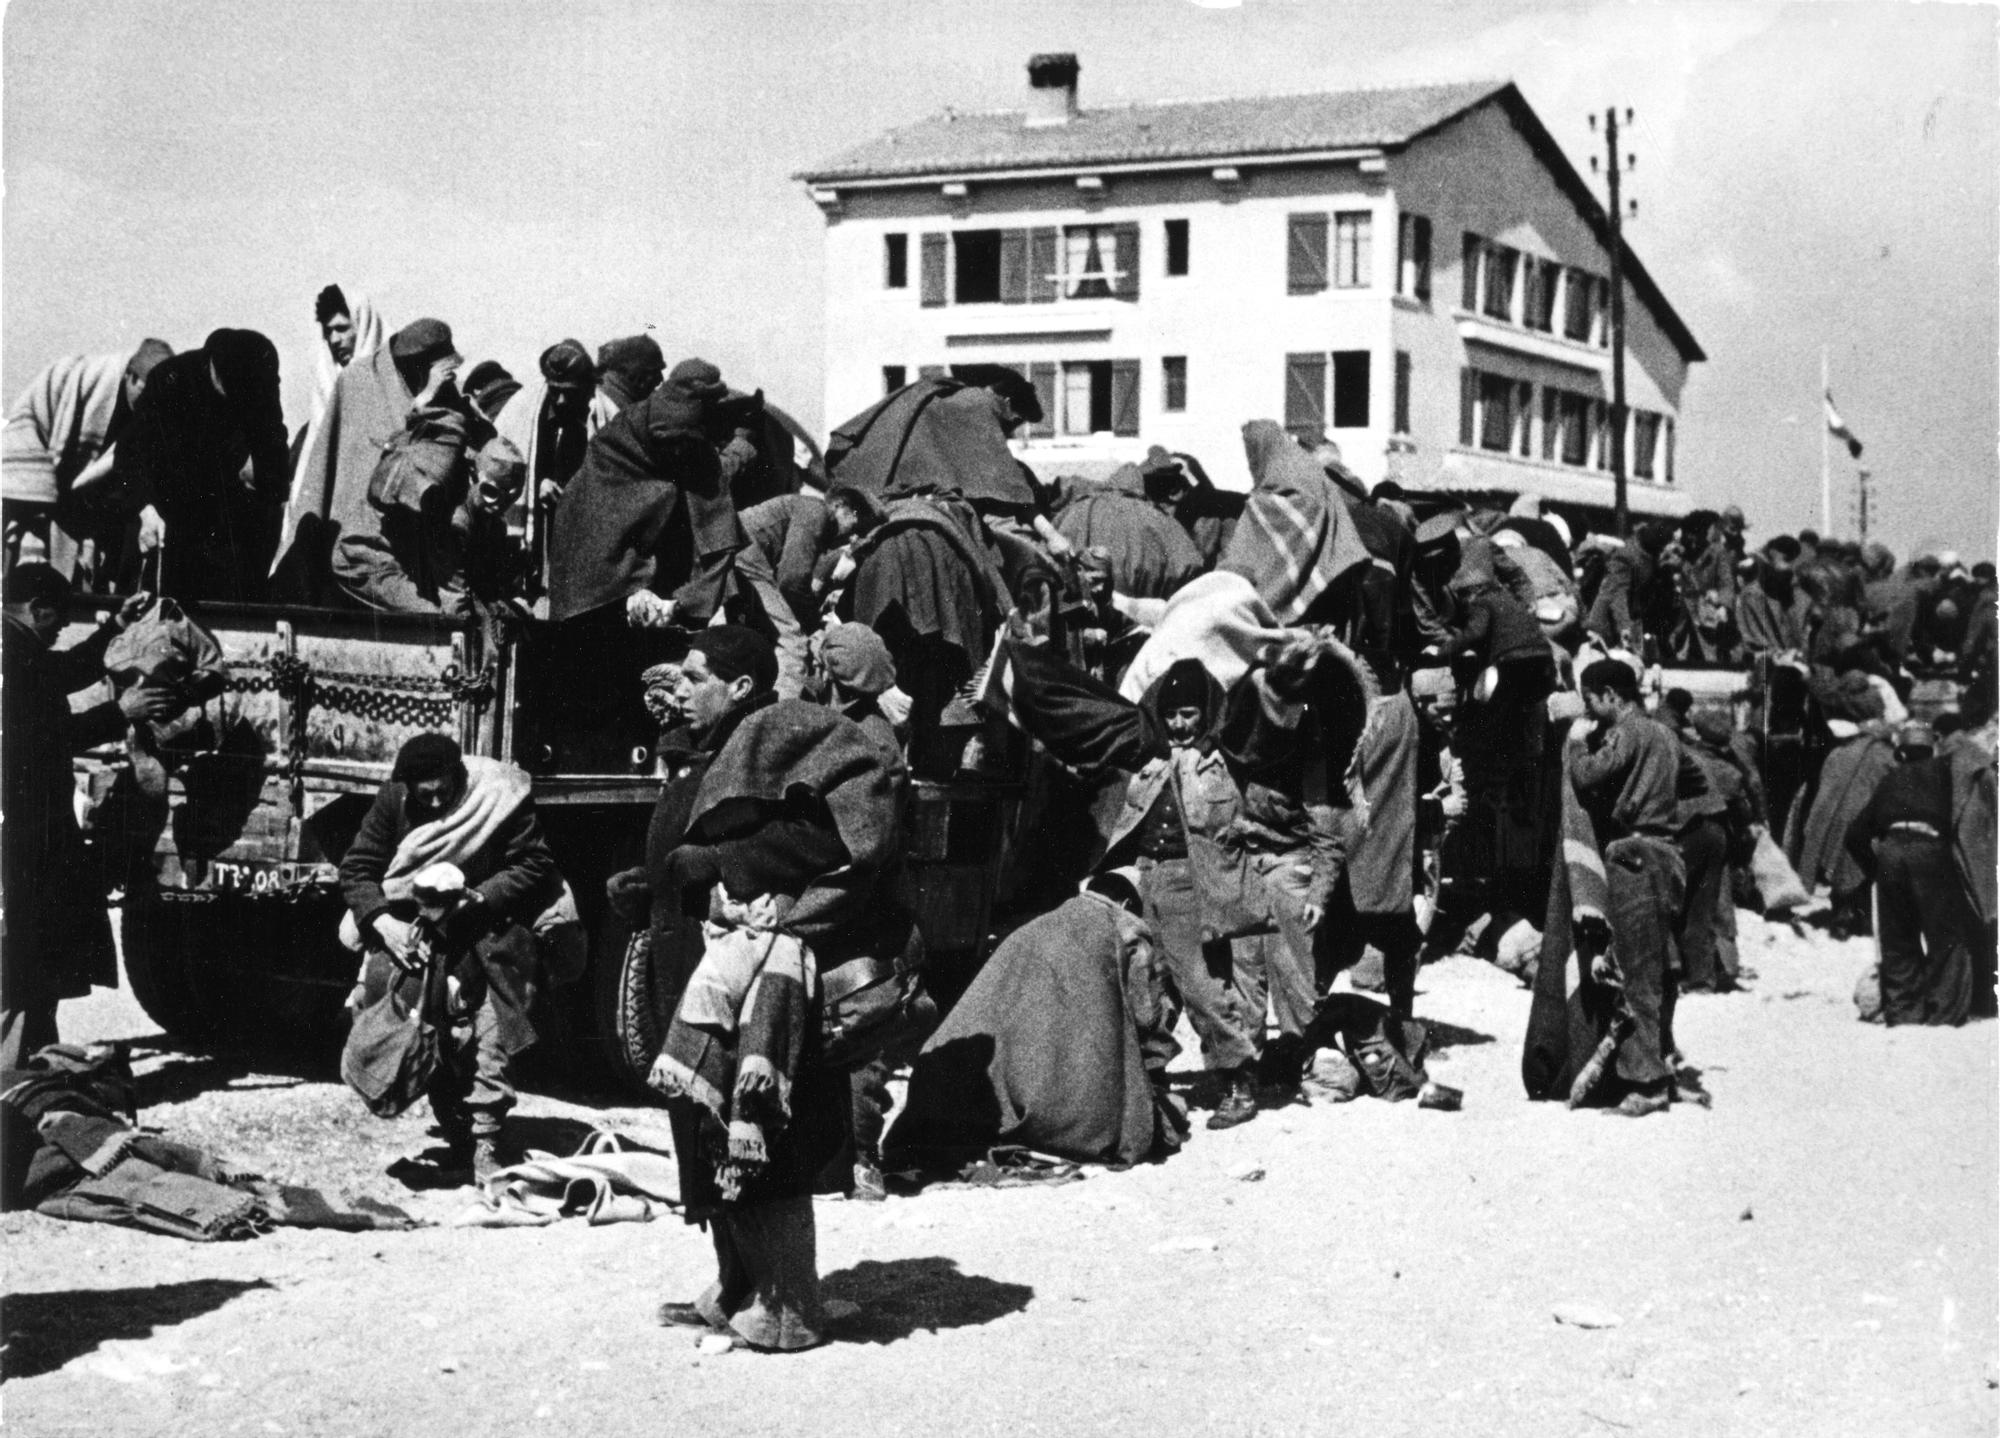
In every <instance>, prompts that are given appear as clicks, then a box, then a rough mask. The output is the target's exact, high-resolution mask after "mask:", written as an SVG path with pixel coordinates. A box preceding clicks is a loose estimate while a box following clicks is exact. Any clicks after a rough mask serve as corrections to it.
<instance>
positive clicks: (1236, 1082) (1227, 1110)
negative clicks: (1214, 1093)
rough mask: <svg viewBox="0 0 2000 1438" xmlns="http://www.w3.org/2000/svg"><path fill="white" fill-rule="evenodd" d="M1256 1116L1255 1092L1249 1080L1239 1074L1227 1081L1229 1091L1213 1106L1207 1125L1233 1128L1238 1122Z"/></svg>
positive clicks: (1243, 1121)
mask: <svg viewBox="0 0 2000 1438" xmlns="http://www.w3.org/2000/svg"><path fill="white" fill-rule="evenodd" d="M1255 1117H1257V1094H1256V1091H1255V1090H1254V1089H1252V1088H1251V1086H1250V1080H1249V1079H1248V1078H1247V1077H1245V1076H1243V1075H1241V1074H1239V1075H1237V1076H1236V1077H1234V1078H1232V1079H1231V1080H1230V1081H1229V1092H1228V1093H1226V1094H1224V1095H1223V1096H1222V1102H1221V1103H1219V1104H1217V1105H1216V1106H1215V1112H1214V1113H1212V1114H1210V1115H1209V1116H1208V1127H1210V1128H1212V1129H1220V1128H1235V1127H1236V1125H1238V1124H1240V1123H1248V1122H1250V1120H1251V1119H1253V1118H1255Z"/></svg>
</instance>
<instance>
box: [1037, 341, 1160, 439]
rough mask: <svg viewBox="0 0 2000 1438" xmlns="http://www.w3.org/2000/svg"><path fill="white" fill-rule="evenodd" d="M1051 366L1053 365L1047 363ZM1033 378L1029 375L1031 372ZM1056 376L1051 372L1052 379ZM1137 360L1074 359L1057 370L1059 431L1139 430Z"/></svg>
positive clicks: (1138, 375) (1131, 431)
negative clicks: (1058, 379)
mask: <svg viewBox="0 0 2000 1438" xmlns="http://www.w3.org/2000/svg"><path fill="white" fill-rule="evenodd" d="M1050 370H1054V366H1050ZM1030 378H1032V376H1030ZM1056 378H1058V376H1054V374H1050V380H1052V382H1054V380H1056ZM1138 380H1140V368H1138V360H1074V362H1070V364H1064V366H1062V374H1060V404H1058V406H1056V408H1058V410H1060V418H1058V424H1056V432H1060V434H1076V436H1084V434H1104V432H1106V430H1108V432H1112V434H1126V436H1132V434H1138Z"/></svg>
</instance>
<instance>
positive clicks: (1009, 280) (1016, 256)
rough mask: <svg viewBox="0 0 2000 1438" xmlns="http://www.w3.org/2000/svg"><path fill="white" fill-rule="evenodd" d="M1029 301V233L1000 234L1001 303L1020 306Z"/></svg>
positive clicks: (1007, 231) (1007, 232) (1004, 231)
mask: <svg viewBox="0 0 2000 1438" xmlns="http://www.w3.org/2000/svg"><path fill="white" fill-rule="evenodd" d="M1027 299H1028V232H1027V231H1026V230H1002V231H1001V232H1000V303H1001V304H1003V305H1019V304H1025V303H1027Z"/></svg>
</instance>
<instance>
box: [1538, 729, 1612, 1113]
mask: <svg viewBox="0 0 2000 1438" xmlns="http://www.w3.org/2000/svg"><path fill="white" fill-rule="evenodd" d="M1574 752H1575V751H1574V750H1573V749H1572V748H1571V747H1570V746H1569V745H1567V744H1566V745H1564V746H1563V783H1562V856H1561V858H1562V862H1560V863H1558V864H1556V865H1554V866H1553V868H1552V872H1551V874H1550V878H1549V904H1548V912H1547V916H1546V919H1545V921H1544V923H1543V925H1542V949H1541V957H1540V961H1539V966H1538V967H1537V969H1536V972H1535V997H1534V1004H1533V1006H1532V1007H1531V1008H1530V1010H1529V1012H1528V1032H1527V1037H1526V1040H1525V1042H1524V1044H1523V1047H1522V1053H1521V1081H1522V1083H1523V1084H1524V1085H1525V1086H1526V1088H1527V1090H1528V1097H1529V1098H1531V1099H1551V1098H1567V1097H1568V1096H1569V1093H1570V1090H1571V1087H1572V1086H1573V1085H1574V1084H1575V1082H1576V1080H1577V1077H1578V1075H1579V1074H1580V1073H1582V1072H1583V1071H1584V1068H1585V1066H1586V1065H1587V1064H1589V1062H1590V1061H1591V1059H1592V1057H1593V1056H1594V1055H1595V1053H1596V1051H1597V1049H1598V1047H1599V1044H1600V1042H1601V1041H1602V1038H1603V1031H1604V1027H1605V1025H1604V1018H1605V1014H1604V1012H1603V1009H1604V1005H1603V1004H1602V1003H1600V1002H1599V1001H1598V1000H1599V999H1600V998H1602V997H1604V995H1602V994H1601V993H1600V992H1599V986H1598V985H1596V984H1594V983H1592V982H1591V981H1590V957H1591V955H1592V954H1596V953H1603V952H1604V951H1605V949H1606V948H1608V947H1609V945H1610V941H1611V883H1610V880H1609V878H1608V877H1607V876H1606V874H1605V869H1604V851H1603V848H1602V846H1601V845H1599V843H1598V842H1597V831H1596V829H1595V827H1594V826H1593V825H1592V823H1591V820H1590V814H1589V813H1588V812H1587V811H1586V810H1585V809H1584V807H1583V800H1582V798H1581V796H1580V795H1579V794H1578V793H1577V789H1576V781H1575V778H1574V774H1573V770H1572V765H1571V760H1570V756H1571V755H1572V754H1573V753H1574Z"/></svg>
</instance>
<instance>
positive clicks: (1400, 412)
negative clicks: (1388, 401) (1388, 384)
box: [1396, 350, 1410, 434]
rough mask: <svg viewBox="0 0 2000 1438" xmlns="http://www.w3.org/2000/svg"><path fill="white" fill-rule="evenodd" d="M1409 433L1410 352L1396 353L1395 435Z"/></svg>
mask: <svg viewBox="0 0 2000 1438" xmlns="http://www.w3.org/2000/svg"><path fill="white" fill-rule="evenodd" d="M1409 432H1410V352H1409V351H1408V350H1397V351H1396V433H1397V434H1408V433H1409Z"/></svg>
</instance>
